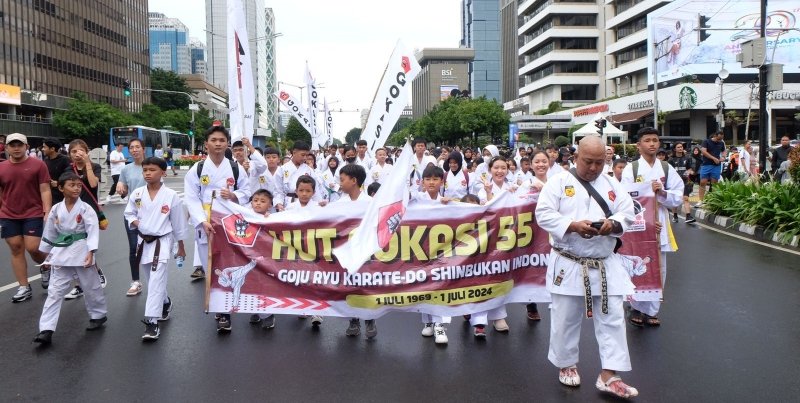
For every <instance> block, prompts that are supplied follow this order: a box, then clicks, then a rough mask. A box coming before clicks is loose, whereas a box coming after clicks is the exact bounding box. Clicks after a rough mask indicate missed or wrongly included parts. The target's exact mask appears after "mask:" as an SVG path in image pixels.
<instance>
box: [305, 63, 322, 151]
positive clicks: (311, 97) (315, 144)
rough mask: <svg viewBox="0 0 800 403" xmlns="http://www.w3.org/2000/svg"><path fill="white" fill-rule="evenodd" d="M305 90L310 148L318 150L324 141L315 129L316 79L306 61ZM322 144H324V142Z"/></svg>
mask: <svg viewBox="0 0 800 403" xmlns="http://www.w3.org/2000/svg"><path fill="white" fill-rule="evenodd" d="M306 91H307V94H308V125H309V126H311V130H309V133H310V134H311V149H312V150H319V148H320V143H321V142H323V141H324V138H322V136H321V135H320V133H319V130H318V129H317V113H319V106H318V104H317V102H318V101H319V94H318V93H317V80H315V79H314V77H313V76H312V75H311V70H309V69H308V62H306ZM322 145H323V146H324V144H322Z"/></svg>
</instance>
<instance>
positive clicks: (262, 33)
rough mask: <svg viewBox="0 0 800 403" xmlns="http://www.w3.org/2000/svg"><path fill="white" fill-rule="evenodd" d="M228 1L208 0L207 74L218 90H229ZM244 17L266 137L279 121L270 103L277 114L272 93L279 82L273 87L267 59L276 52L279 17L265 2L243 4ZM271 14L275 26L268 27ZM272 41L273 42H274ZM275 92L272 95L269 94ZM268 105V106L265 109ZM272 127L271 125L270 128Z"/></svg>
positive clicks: (259, 131) (259, 127)
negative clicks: (275, 31) (270, 113)
mask: <svg viewBox="0 0 800 403" xmlns="http://www.w3.org/2000/svg"><path fill="white" fill-rule="evenodd" d="M227 3H228V2H227V0H206V44H208V45H207V47H206V52H207V55H208V57H207V59H206V62H207V72H208V73H207V75H208V78H209V79H210V80H211V83H212V84H214V86H216V87H218V88H226V89H227V88H228V55H227V43H226V39H225V37H226V35H227V24H228V18H227V13H228V4H227ZM242 3H243V6H244V16H245V22H246V26H247V36H248V38H249V41H250V43H249V46H248V47H249V50H250V61H251V64H252V66H251V68H252V72H253V82H254V83H255V86H256V91H255V94H256V102H257V103H258V105H259V107H260V108H261V112H260V113H258V116H257V119H255V122H254V125H255V126H256V127H255V129H256V135H259V136H263V135H266V134H268V133H269V130H265V129H268V128H270V127H273V126H274V122H275V121H276V118H275V116H274V114H273V115H269V112H270V111H272V110H271V109H270V103H272V105H274V111H277V109H278V107H277V103H275V101H274V100H273V99H272V98H274V96H273V95H272V93H274V92H275V88H277V81H276V79H275V78H274V75H273V78H272V84H271V86H270V84H269V80H268V71H269V70H270V66H269V65H268V64H270V62H268V60H267V58H268V55H269V53H270V50H271V52H272V54H273V55H274V52H275V42H274V40H275V38H274V35H275V33H274V30H275V17H274V14H273V13H271V12H270V13H268V12H266V7H265V6H264V0H247V1H243V2H242ZM268 15H271V16H272V18H271V25H270V24H268V21H267V19H268ZM270 40H271V42H270ZM274 63H275V62H274V58H273V61H272V62H271V67H272V71H275V68H274V66H275V65H274ZM270 89H272V92H268V91H269V90H270ZM265 106H266V107H265ZM270 124H271V125H270Z"/></svg>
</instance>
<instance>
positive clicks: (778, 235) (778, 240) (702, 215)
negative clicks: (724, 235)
mask: <svg viewBox="0 0 800 403" xmlns="http://www.w3.org/2000/svg"><path fill="white" fill-rule="evenodd" d="M692 214H694V217H695V218H696V219H697V220H698V221H702V222H704V223H705V224H707V225H711V226H715V227H718V228H721V229H723V230H725V231H728V232H739V233H741V234H743V235H747V236H749V237H751V238H753V239H755V240H757V241H761V242H767V243H772V244H776V245H781V246H788V247H791V248H794V249H798V250H800V247H798V244H800V237H798V236H794V237H792V239H791V241H790V242H785V241H782V239H783V238H784V235H783V233H782V232H774V231H768V230H766V229H765V228H764V227H761V226H758V225H749V224H743V223H737V222H736V221H735V220H734V219H733V218H731V217H725V216H719V215H716V214H712V213H709V212H707V211H705V210H703V209H700V208H697V207H693V208H692Z"/></svg>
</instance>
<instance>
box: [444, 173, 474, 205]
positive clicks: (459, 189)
mask: <svg viewBox="0 0 800 403" xmlns="http://www.w3.org/2000/svg"><path fill="white" fill-rule="evenodd" d="M444 178H445V179H444V197H449V198H453V199H458V200H461V198H462V197H464V196H466V195H467V194H468V193H469V194H475V193H473V192H472V187H473V185H474V183H472V182H473V181H472V178H470V175H469V174H468V173H466V171H463V170H462V171H459V172H458V173H457V174H453V171H450V170H447V172H446V173H445V174H444Z"/></svg>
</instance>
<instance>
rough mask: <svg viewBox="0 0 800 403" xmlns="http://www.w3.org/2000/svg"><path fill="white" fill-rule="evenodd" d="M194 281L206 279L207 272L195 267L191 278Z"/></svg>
mask: <svg viewBox="0 0 800 403" xmlns="http://www.w3.org/2000/svg"><path fill="white" fill-rule="evenodd" d="M189 277H191V278H192V280H199V279H201V278H206V272H205V271H204V270H203V268H202V267H201V266H195V268H194V271H193V272H192V274H191V275H190V276H189Z"/></svg>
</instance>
